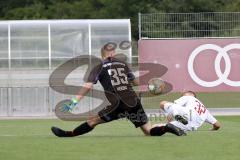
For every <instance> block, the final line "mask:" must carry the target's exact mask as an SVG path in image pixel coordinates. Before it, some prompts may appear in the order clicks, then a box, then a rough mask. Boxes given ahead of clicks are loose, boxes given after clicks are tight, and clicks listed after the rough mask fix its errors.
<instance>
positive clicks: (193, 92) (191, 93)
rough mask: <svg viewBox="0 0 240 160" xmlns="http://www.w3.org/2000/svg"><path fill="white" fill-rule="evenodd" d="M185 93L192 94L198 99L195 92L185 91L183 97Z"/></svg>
mask: <svg viewBox="0 0 240 160" xmlns="http://www.w3.org/2000/svg"><path fill="white" fill-rule="evenodd" d="M185 93H190V94H192V95H193V96H194V97H195V98H197V94H196V93H195V92H193V91H185V92H183V93H182V95H184V94H185Z"/></svg>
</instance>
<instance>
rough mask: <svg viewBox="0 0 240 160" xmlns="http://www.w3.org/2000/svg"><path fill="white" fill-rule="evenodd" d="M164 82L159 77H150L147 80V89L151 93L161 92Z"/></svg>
mask: <svg viewBox="0 0 240 160" xmlns="http://www.w3.org/2000/svg"><path fill="white" fill-rule="evenodd" d="M165 85H166V84H165V82H164V81H163V80H162V79H161V78H152V79H150V80H149V81H148V90H149V92H150V93H151V94H155V95H156V94H161V93H162V92H163V91H164V88H165Z"/></svg>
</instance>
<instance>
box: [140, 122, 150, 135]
mask: <svg viewBox="0 0 240 160" xmlns="http://www.w3.org/2000/svg"><path fill="white" fill-rule="evenodd" d="M140 128H141V130H142V131H143V133H144V134H145V135H146V136H149V135H150V130H151V128H152V125H151V123H150V122H147V123H146V124H144V125H142V126H140Z"/></svg>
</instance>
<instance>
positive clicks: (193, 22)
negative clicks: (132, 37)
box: [139, 12, 240, 39]
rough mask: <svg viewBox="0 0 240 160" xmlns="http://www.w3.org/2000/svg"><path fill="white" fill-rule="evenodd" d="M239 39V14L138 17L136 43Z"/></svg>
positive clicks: (177, 14)
mask: <svg viewBox="0 0 240 160" xmlns="http://www.w3.org/2000/svg"><path fill="white" fill-rule="evenodd" d="M239 36H240V12H204V13H147V14H142V13H139V39H148V38H150V39H154V38H198V37H239Z"/></svg>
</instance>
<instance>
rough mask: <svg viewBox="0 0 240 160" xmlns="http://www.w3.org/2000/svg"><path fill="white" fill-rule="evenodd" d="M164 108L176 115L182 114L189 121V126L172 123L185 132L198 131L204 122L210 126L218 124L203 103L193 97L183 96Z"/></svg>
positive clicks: (176, 122)
mask: <svg viewBox="0 0 240 160" xmlns="http://www.w3.org/2000/svg"><path fill="white" fill-rule="evenodd" d="M164 108H165V111H167V112H169V113H174V115H176V114H180V115H181V116H183V117H185V118H186V119H187V120H188V124H187V125H183V124H182V123H180V122H178V121H172V122H170V123H172V124H173V125H175V126H177V127H179V128H181V129H183V130H185V131H186V130H188V131H190V130H197V128H199V127H200V126H201V125H202V124H203V123H204V122H207V123H209V124H214V123H216V122H217V120H216V119H215V118H214V117H213V116H212V115H211V114H210V112H209V111H208V110H207V108H206V107H205V106H204V105H203V104H202V102H201V101H200V100H198V99H197V98H195V97H193V96H182V97H180V98H179V99H177V100H175V101H174V103H167V104H166V107H165V106H164Z"/></svg>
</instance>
